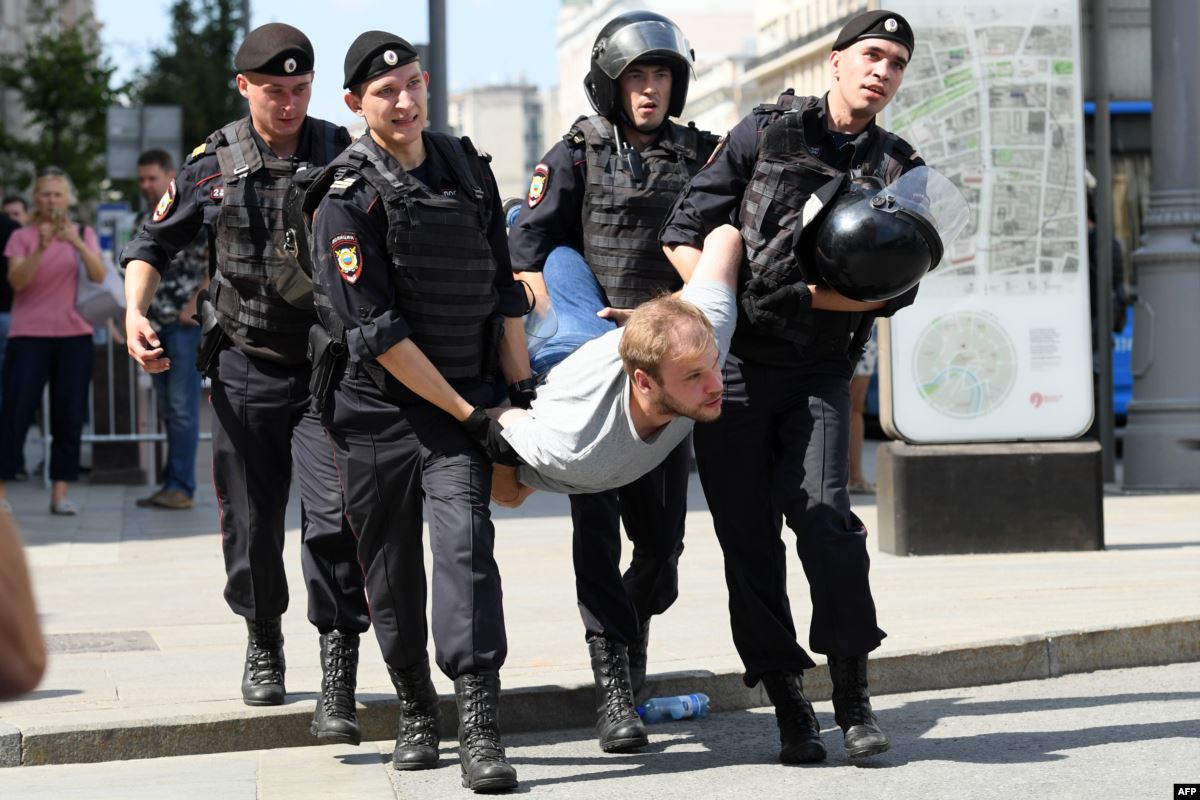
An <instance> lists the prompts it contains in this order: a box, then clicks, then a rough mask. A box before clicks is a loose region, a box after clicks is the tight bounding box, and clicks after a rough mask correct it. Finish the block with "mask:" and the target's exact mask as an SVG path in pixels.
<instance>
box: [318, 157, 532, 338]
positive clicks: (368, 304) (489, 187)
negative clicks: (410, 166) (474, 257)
mask: <svg viewBox="0 0 1200 800" xmlns="http://www.w3.org/2000/svg"><path fill="white" fill-rule="evenodd" d="M364 141H365V142H366V144H367V146H368V147H371V148H373V149H374V150H375V151H376V152H377V153H378V154H379V155H380V156H381V157H382V158H383V159H384V160H385V161H387V162H389V164H390V166H391V167H392V168H394V169H395V170H396V172H397V174H401V173H402V172H403V171H402V170H401V169H400V167H399V165H398V164H397V163H396V162H395V160H394V159H393V158H392V157H391V156H390V155H388V154H387V152H386V151H385V150H383V148H381V147H379V146H378V145H377V144H376V143H375V142H374V141H373V140H372V139H371V138H370V136H369V134H368V135H367V136H366V137H365V139H364ZM354 175H355V173H354V172H353V171H348V172H346V173H345V174H344V176H339V178H338V179H343V180H350V179H352V178H353V177H354ZM408 175H409V176H411V177H413V178H415V179H417V180H418V181H420V182H421V183H422V184H424V185H425V186H426V187H427V188H428V189H430V191H431V192H432V193H434V194H440V195H442V196H444V197H453V196H454V195H455V194H456V193H457V192H459V191H461V187H460V186H459V184H458V181H457V179H456V177H455V175H454V172H453V170H452V169H451V167H450V165H449V164H446V163H444V162H443V161H442V159H441V156H440V155H439V154H438V151H437V149H436V148H435V147H433V146H432V145H430V144H429V141H428V139H426V146H425V161H424V162H423V163H422V164H421V165H420V166H419V167H418V168H416V169H414V170H408ZM483 178H484V180H483V191H484V198H483V202H484V203H486V204H487V205H488V206H489V207H490V208H491V213H490V215H489V216H490V220H489V224H488V229H487V240H488V244H489V245H490V246H491V251H492V255H493V257H494V258H495V262H496V281H495V285H496V289H497V291H498V292H499V295H500V299H499V306H498V310H499V311H501V312H502V313H505V315H506V316H514V315H516V316H519V313H511V314H510V313H507V312H509V311H512V310H513V309H512V307H511V302H512V299H513V298H514V297H515V296H516V297H519V300H520V302H521V303H524V292H523V290H521V287H520V286H519V285H518V284H516V282H515V281H514V279H513V275H512V262H511V261H510V260H509V255H508V236H507V233H506V232H505V229H504V214H503V210H502V209H501V204H500V195H499V192H498V190H497V189H496V179H495V176H494V175H493V174H492V170H491V168H490V167H487V168H486V169H484V170H483ZM336 180H337V179H335V183H336ZM387 234H388V224H387V214H386V212H385V211H384V208H383V203H382V202H381V201H380V197H379V194H378V193H377V192H376V191H375V190H374V189H372V188H371V186H370V184H368V183H367V181H366V180H364V179H363V178H361V177H359V178H358V179H357V180H355V181H354V183H353V184H352V185H351V186H349V187H348V188H347V189H346V190H345V191H343V192H342V193H341V194H340V196H330V195H326V197H325V198H324V199H322V200H321V203H320V205H319V206H318V207H317V212H316V215H315V217H314V219H313V255H314V258H315V265H314V269H315V271H316V273H317V276H316V280H317V281H318V282H319V284H320V286H321V288H322V289H323V291H324V292H325V293H326V294H327V296H328V297H329V300H330V303H331V304H332V305H333V309H334V311H335V312H336V313H337V315H338V317H339V318H340V319H341V322H342V325H343V326H345V328H346V349H347V351H348V352H349V354H350V357H351V359H353V360H355V361H360V362H366V361H374V360H375V359H376V358H377V357H378V356H379V355H381V354H383V353H385V352H387V350H388V349H389V348H391V347H392V346H394V345H396V344H398V343H399V342H401V341H403V340H404V339H406V338H408V337H409V336H410V335H411V333H412V330H411V328H410V327H409V325H408V323H407V322H406V321H405V319H404V316H403V315H402V314H401V312H400V311H399V309H398V308H397V304H396V286H395V283H394V282H393V275H392V262H391V257H390V256H389V255H388V251H387ZM343 236H347V237H350V238H351V239H352V240H354V243H355V244H356V246H357V258H358V264H357V271H356V272H355V273H353V274H347V271H346V270H345V269H343V268H340V267H339V265H338V264H337V263H335V256H334V250H333V247H332V246H331V243H333V242H334V241H335V239H338V237H343ZM346 241H349V240H346Z"/></svg>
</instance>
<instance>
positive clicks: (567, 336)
mask: <svg viewBox="0 0 1200 800" xmlns="http://www.w3.org/2000/svg"><path fill="white" fill-rule="evenodd" d="M693 60H694V55H693V53H692V50H691V47H690V46H689V45H688V43H687V40H686V39H685V38H684V36H683V32H682V31H680V29H679V28H678V26H676V25H675V23H674V22H672V21H671V20H669V19H667V18H666V17H663V16H661V15H659V14H654V13H651V12H648V11H633V12H629V13H625V14H621V15H619V16H617V17H615V18H613V19H612V20H610V21H609V22H608V23H607V24H606V25H605V26H604V27H603V28H602V29H601V31H600V33H599V35H598V36H597V37H596V42H595V45H594V47H593V49H592V55H591V69H590V71H589V73H588V76H587V78H586V79H585V81H584V88H585V90H586V91H587V95H588V99H589V100H590V101H591V104H592V106H593V107H594V108H595V110H596V112H597V113H596V114H594V115H592V116H589V117H580V118H579V119H578V120H576V122H575V124H574V125H572V127H571V129H570V131H568V132H567V134H566V136H564V137H563V140H562V141H561V142H559V143H557V144H555V145H554V146H553V147H552V148H551V149H550V151H549V152H548V153H547V154H546V156H545V158H544V160H543V161H542V163H540V164H538V166H537V167H536V168H535V170H534V175H533V180H532V182H531V185H530V190H529V196H528V198H527V200H526V203H525V205H524V207H522V209H521V211H520V214H519V216H518V217H517V220H516V224H515V225H514V227H513V229H512V231H511V232H510V239H509V249H510V252H511V253H512V260H513V265H514V268H515V269H516V270H518V272H519V273H520V277H521V278H522V279H524V280H526V281H527V282H528V283H529V284H530V285H531V286H532V287H533V289H534V293H535V295H544V294H546V293H548V295H549V297H550V298H551V306H552V308H553V309H554V311H555V314H556V316H557V318H558V324H559V331H558V333H557V334H556V335H555V336H554V337H553V338H551V339H550V341H549V342H547V343H546V345H545V347H544V348H543V349H542V350H541V352H539V353H538V354H537V355H536V356H535V358H534V368H535V371H538V372H544V371H545V370H546V369H548V368H549V367H550V366H552V365H553V364H554V363H557V361H559V360H561V359H562V358H564V357H566V355H568V354H569V353H570V352H571V351H572V350H573V349H574V348H576V347H578V346H579V345H580V344H582V343H583V342H584V341H586V340H588V339H591V338H594V337H596V336H599V335H602V334H603V333H605V332H606V331H608V330H611V329H612V328H613V327H615V325H616V323H617V321H620V320H623V319H624V317H626V316H628V314H629V313H630V310H631V309H633V308H634V307H636V306H638V305H640V304H641V303H643V302H645V301H646V300H649V299H650V298H652V297H654V296H655V295H656V294H658V293H660V292H663V291H668V292H669V291H674V290H676V289H678V288H680V286H681V285H682V281H681V280H680V279H679V276H678V274H677V273H676V272H675V270H674V269H673V268H672V267H671V264H670V262H668V261H667V259H666V258H665V256H664V255H663V253H662V250H661V248H660V247H659V244H658V229H659V228H660V227H661V225H662V223H663V221H664V220H665V218H666V213H667V211H668V209H669V208H670V207H671V204H672V203H673V202H674V200H675V197H676V196H677V195H678V194H679V192H680V191H681V190H682V189H683V187H684V186H685V185H686V183H687V181H688V179H689V178H690V177H691V176H692V175H693V174H695V173H696V172H697V171H698V170H699V169H700V167H701V166H702V165H703V164H704V162H705V160H706V159H707V158H708V156H709V155H710V154H711V152H712V150H713V148H714V147H715V146H716V137H715V136H712V135H711V134H708V133H706V132H702V131H699V130H697V129H696V128H695V126H694V125H693V126H688V127H684V126H681V125H678V124H676V123H674V122H672V121H671V120H670V118H671V117H678V116H679V115H680V114H681V113H683V107H684V104H685V102H686V100H687V91H688V82H689V79H690V77H691V75H692V72H693V69H692V64H693ZM585 261H586V263H585ZM589 268H590V269H589ZM597 311H600V315H599V316H597V313H596V312H597ZM687 482H688V444H687V442H683V443H681V444H680V445H679V446H678V447H677V448H675V450H674V451H672V453H671V455H670V456H668V457H667V459H666V460H665V461H664V462H663V463H662V464H661V465H660V466H659V467H657V468H655V469H654V470H653V471H652V472H650V473H649V474H648V475H645V476H643V477H642V478H640V479H638V480H636V481H634V482H633V483H630V484H629V485H627V486H624V487H622V488H620V489H613V490H609V491H605V492H601V493H598V494H582V495H572V496H571V516H572V521H573V523H574V541H573V546H574V562H575V576H576V577H575V580H576V593H577V598H578V602H579V609H580V612H581V615H582V617H583V621H584V627H585V632H586V638H587V641H588V649H589V651H590V654H591V661H592V670H593V673H594V676H595V681H596V693H597V714H598V719H597V733H598V738H599V742H600V746H601V748H602V749H604V750H605V751H610V752H620V751H629V750H637V749H640V748H641V747H644V746H645V745H646V743H647V738H646V731H645V728H644V727H643V725H642V722H641V720H640V719H639V718H638V716H637V713H636V712H635V711H634V704H633V697H634V695H635V694H636V693H637V692H638V691H639V690H640V689H641V687H642V683H643V681H644V679H645V674H646V647H647V643H648V638H649V629H650V618H651V616H652V615H655V614H661V613H663V612H664V611H666V610H667V608H669V607H670V606H671V604H672V603H673V602H674V601H675V598H676V596H677V594H678V562H679V556H680V554H681V552H682V551H683V533H684V517H685V515H686V512H687ZM622 520H624V523H625V530H626V533H627V534H628V536H629V538H630V541H631V542H632V543H633V556H632V560H631V563H630V566H629V568H628V570H627V571H626V572H625V574H624V576H622V575H621V571H620V563H619V562H620V557H621V522H622Z"/></svg>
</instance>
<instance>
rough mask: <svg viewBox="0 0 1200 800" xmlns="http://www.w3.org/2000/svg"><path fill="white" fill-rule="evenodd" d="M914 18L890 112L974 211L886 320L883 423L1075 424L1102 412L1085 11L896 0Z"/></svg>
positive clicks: (960, 436) (1061, 427)
mask: <svg viewBox="0 0 1200 800" xmlns="http://www.w3.org/2000/svg"><path fill="white" fill-rule="evenodd" d="M885 6H886V7H887V8H888V9H892V10H895V11H897V12H899V13H901V14H903V15H904V17H905V18H906V19H907V20H908V21H909V23H910V24H911V25H912V27H913V30H914V31H915V33H916V42H917V43H916V51H915V52H914V53H913V57H912V61H911V63H910V64H909V67H908V69H907V72H906V74H905V76H904V83H903V84H902V86H901V88H900V91H899V93H898V94H897V95H896V97H895V99H894V100H893V101H892V103H891V105H890V106H889V107H888V109H887V112H886V114H885V116H884V118H883V119H882V120H881V122H882V123H883V125H884V127H885V128H887V129H888V130H891V131H893V132H895V133H897V134H898V135H900V136H902V137H904V138H905V139H906V140H908V141H909V142H910V143H912V145H913V146H914V147H916V149H917V152H918V153H919V154H920V155H921V156H922V157H923V158H924V159H925V161H926V162H927V163H928V164H929V165H930V166H931V167H933V168H935V169H937V170H938V171H939V172H941V173H942V174H944V175H946V176H947V177H948V178H950V179H951V180H952V181H954V182H955V183H956V184H957V185H958V186H959V188H960V189H962V191H963V194H964V195H965V196H966V198H967V200H968V202H969V203H970V205H971V221H970V222H969V224H968V226H967V228H966V230H965V231H964V232H963V233H962V235H961V236H960V237H959V238H958V240H957V241H956V242H955V243H954V244H953V245H952V246H951V247H950V248H949V249H948V250H947V252H946V255H945V256H944V257H943V259H942V263H941V265H940V266H938V267H937V269H936V270H935V271H933V272H932V273H930V274H929V275H928V276H926V278H925V279H924V280H923V281H922V282H921V289H920V292H919V294H918V296H917V301H916V303H915V304H914V305H913V306H911V307H909V308H907V309H905V310H903V311H901V312H900V313H899V314H897V315H896V316H895V317H894V318H893V319H892V320H891V321H890V322H883V321H881V323H880V326H879V328H880V331H879V335H880V341H881V344H882V348H881V353H882V354H885V355H886V357H884V358H881V359H880V405H881V421H882V423H883V426H884V429H885V430H886V431H887V432H888V433H889V434H890V435H892V436H895V437H897V438H902V439H905V440H907V441H910V442H976V441H1013V440H1038V439H1042V440H1044V439H1067V438H1072V437H1074V436H1077V435H1079V434H1080V433H1082V432H1084V431H1085V430H1086V429H1087V428H1088V426H1089V425H1090V424H1091V419H1092V405H1093V401H1092V371H1091V370H1092V367H1091V358H1092V356H1091V338H1090V324H1089V301H1088V281H1087V249H1086V247H1087V244H1086V243H1087V239H1086V221H1085V213H1084V211H1085V206H1084V186H1083V174H1082V170H1083V166H1082V165H1083V153H1084V151H1083V111H1082V103H1081V88H1080V56H1079V35H1080V34H1079V11H1078V6H1077V4H1075V3H1055V2H1042V1H1040V0H1010V1H1009V2H1005V3H1003V4H993V3H987V4H983V3H980V4H974V3H962V2H961V0H957V1H955V2H946V1H944V0H894V1H890V2H885Z"/></svg>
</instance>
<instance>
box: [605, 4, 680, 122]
mask: <svg viewBox="0 0 1200 800" xmlns="http://www.w3.org/2000/svg"><path fill="white" fill-rule="evenodd" d="M635 61H652V62H661V63H664V64H666V65H667V66H669V67H670V68H671V103H670V105H669V106H667V116H668V117H678V116H679V115H680V114H682V113H683V106H684V104H685V103H686V102H687V92H688V82H689V80H690V79H691V77H692V75H693V74H695V68H694V64H695V61H696V54H695V52H693V50H692V46H691V45H690V44H688V40H687V39H686V38H684V36H683V31H681V30H679V26H678V25H676V24H675V23H674V22H672V21H671V20H669V19H667V18H666V17H664V16H663V15H662V14H655V13H653V12H651V11H629V12H627V13H625V14H620V15H618V16H616V17H613V18H612V19H611V20H609V21H608V23H607V24H606V25H605V26H604V27H603V28H601V29H600V34H599V35H598V36H597V37H596V43H595V44H594V45H592V66H591V69H590V70H589V71H588V74H587V77H585V78H584V79H583V89H584V91H585V92H587V96H588V100H589V101H591V104H592V108H594V109H596V113H597V114H599V115H600V116H602V117H608V118H610V119H612V118H613V116H614V115H615V114H617V113H619V112H620V111H621V106H620V103H619V102H618V99H617V97H618V94H619V93H618V91H617V78H619V77H620V76H621V73H622V72H624V71H625V68H626V67H628V66H629V65H630V64H632V63H633V62H635Z"/></svg>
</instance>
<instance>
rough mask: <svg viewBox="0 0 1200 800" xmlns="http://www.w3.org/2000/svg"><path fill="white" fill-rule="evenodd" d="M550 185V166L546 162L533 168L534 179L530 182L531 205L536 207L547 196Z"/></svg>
mask: <svg viewBox="0 0 1200 800" xmlns="http://www.w3.org/2000/svg"><path fill="white" fill-rule="evenodd" d="M549 187H550V167H549V166H547V165H546V163H545V162H542V163H541V164H538V165H537V166H536V167H534V168H533V180H531V181H530V182H529V198H528V200H529V207H530V208H535V207H536V206H537V204H538V203H540V202H542V198H543V197H545V196H546V189H548V188H549Z"/></svg>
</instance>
